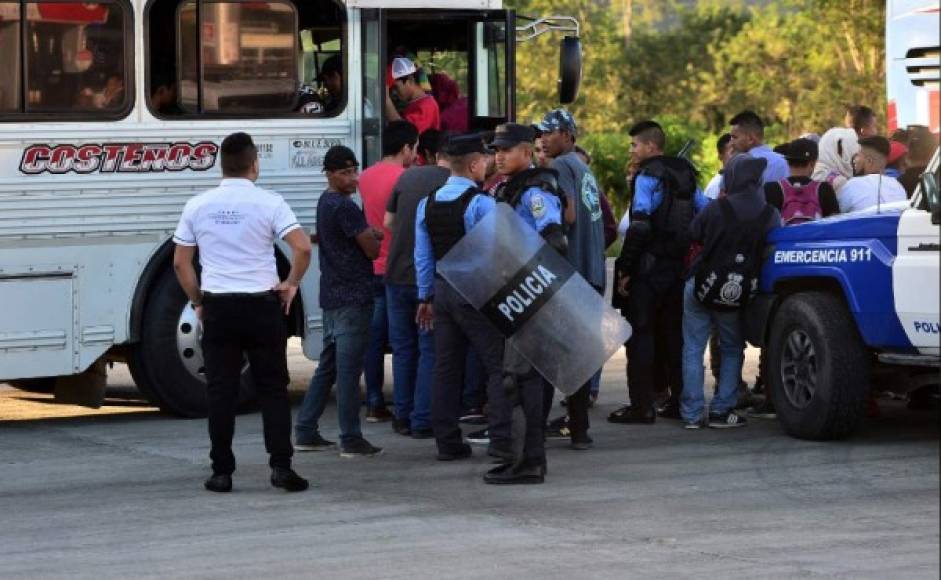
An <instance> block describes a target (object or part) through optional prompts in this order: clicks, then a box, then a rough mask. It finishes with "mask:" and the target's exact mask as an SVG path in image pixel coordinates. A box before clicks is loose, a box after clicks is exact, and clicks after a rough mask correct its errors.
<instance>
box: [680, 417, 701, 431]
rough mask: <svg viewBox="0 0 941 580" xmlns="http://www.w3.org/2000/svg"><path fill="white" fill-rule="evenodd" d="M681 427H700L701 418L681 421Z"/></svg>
mask: <svg viewBox="0 0 941 580" xmlns="http://www.w3.org/2000/svg"><path fill="white" fill-rule="evenodd" d="M683 429H690V430H692V429H702V419H697V420H695V421H686V422H685V423H683Z"/></svg>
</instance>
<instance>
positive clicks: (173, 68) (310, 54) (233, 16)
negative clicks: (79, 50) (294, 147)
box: [147, 0, 346, 118]
mask: <svg viewBox="0 0 941 580" xmlns="http://www.w3.org/2000/svg"><path fill="white" fill-rule="evenodd" d="M344 14H345V13H344V11H343V10H342V9H340V8H339V5H338V4H337V3H336V2H335V1H334V0H315V1H313V2H311V1H301V0H293V1H292V0H277V1H273V2H246V1H241V0H183V1H182V2H180V0H155V1H154V2H153V3H152V5H151V7H150V10H149V13H148V24H147V26H148V30H149V40H148V42H149V49H150V50H149V54H150V67H149V78H148V81H149V82H148V87H149V88H148V92H149V103H148V104H149V106H150V109H151V111H152V112H153V113H155V114H156V115H157V116H158V117H163V118H173V117H175V116H176V117H186V118H191V117H193V116H201V115H207V116H222V117H245V116H258V115H265V116H271V117H280V116H293V115H297V114H301V113H305V114H309V113H317V114H321V115H325V116H326V115H330V116H332V115H335V114H337V113H339V112H340V110H341V109H342V106H343V105H344V104H345V100H346V99H345V91H344V87H343V81H342V79H343V75H342V72H343V68H342V66H340V67H339V68H338V69H335V71H333V72H336V73H337V74H333V72H331V71H330V70H328V69H329V67H330V66H334V65H331V64H330V57H332V56H336V57H337V58H336V59H334V62H339V63H340V64H341V65H342V62H343V60H342V54H343V49H344V47H345V43H344V40H345V35H344V34H343V30H344V28H343V27H344V24H345V22H344ZM328 73H329V74H328ZM336 79H339V82H338V85H339V88H336V87H337V82H336ZM331 87H333V89H334V90H331Z"/></svg>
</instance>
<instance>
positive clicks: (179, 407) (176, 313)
mask: <svg viewBox="0 0 941 580" xmlns="http://www.w3.org/2000/svg"><path fill="white" fill-rule="evenodd" d="M200 334H201V333H200V332H199V326H198V324H197V320H196V315H195V312H194V311H193V309H192V308H191V307H190V305H189V300H188V299H187V298H186V294H185V293H184V292H183V289H182V288H180V284H179V282H177V279H176V275H175V274H174V272H173V270H172V269H171V268H167V269H166V270H165V271H164V272H163V273H161V274H160V276H159V277H158V278H157V280H156V282H155V284H154V286H153V288H152V289H151V291H150V293H149V295H148V297H147V303H146V305H145V306H144V312H143V319H142V324H141V336H140V342H138V343H137V344H136V345H134V348H133V349H132V350H131V354H130V356H129V357H128V365H129V366H130V369H131V376H132V377H133V378H134V381H135V382H136V383H137V386H138V388H139V389H140V391H141V393H143V394H144V395H145V396H146V397H147V398H148V399H150V400H151V402H153V403H154V404H155V405H157V406H158V407H160V409H161V410H163V411H166V412H168V413H171V414H173V415H178V416H180V417H193V418H195V417H205V416H206V413H207V410H208V409H207V401H206V378H205V368H203V367H202V349H201V347H200V344H199V337H200ZM238 401H239V408H240V409H241V410H248V409H251V408H252V406H253V403H254V401H255V389H254V386H253V385H252V381H251V373H250V372H248V365H247V364H246V366H245V368H244V369H243V371H242V381H241V385H240V389H239V399H238Z"/></svg>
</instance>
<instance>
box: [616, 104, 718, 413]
mask: <svg viewBox="0 0 941 580" xmlns="http://www.w3.org/2000/svg"><path fill="white" fill-rule="evenodd" d="M629 133H630V135H631V160H632V161H633V162H636V163H638V170H637V173H636V174H635V175H634V178H633V181H632V190H633V192H634V198H633V202H632V204H631V210H630V226H629V227H628V230H627V234H626V236H625V238H624V244H623V246H622V248H621V255H620V256H619V257H618V259H617V262H616V264H615V280H616V283H617V287H616V289H615V292H616V300H615V305H616V306H618V305H620V306H622V311H624V312H625V313H626V315H627V319H628V321H629V322H630V323H631V326H632V327H633V335H632V336H631V339H630V340H629V341H628V343H627V357H628V366H627V374H628V381H627V382H628V389H629V391H630V398H631V405H630V406H628V407H622V408H620V409H618V410H616V411H614V412H613V413H611V414H610V415H609V416H608V421H610V422H612V423H641V424H649V423H653V422H654V421H656V417H657V413H656V409H655V401H654V392H655V385H654V383H655V379H654V376H655V375H654V373H655V372H656V365H657V364H662V365H665V368H666V369H668V374H669V378H668V383H669V386H670V389H671V395H670V397H671V400H670V402H669V403H668V405H669V407H670V408H669V410H668V413H667V414H668V415H669V416H672V417H675V418H679V404H678V403H679V401H678V399H679V395H680V393H681V392H682V385H683V381H682V374H681V373H682V366H683V365H682V350H683V337H682V324H683V274H684V270H685V262H684V260H685V259H686V257H687V255H688V254H689V250H690V239H689V225H690V223H691V222H692V219H693V216H694V214H695V213H697V212H698V211H700V210H701V209H702V208H704V207H705V206H706V204H707V203H708V201H709V200H708V198H706V197H705V195H703V193H702V191H701V190H700V189H699V187H698V186H697V184H696V170H695V169H694V168H693V166H692V165H690V163H689V162H688V161H686V160H685V159H681V158H677V157H668V156H665V155H664V154H663V149H664V146H665V144H666V136H665V134H664V132H663V129H662V128H661V127H660V125H659V124H657V123H656V122H654V121H644V122H641V123H638V124H636V125H634V126H633V127H632V128H631V129H630V131H629ZM619 302H620V304H619ZM658 349H660V350H662V351H665V352H657V351H658Z"/></svg>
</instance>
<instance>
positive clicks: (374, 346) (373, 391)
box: [363, 276, 389, 409]
mask: <svg viewBox="0 0 941 580" xmlns="http://www.w3.org/2000/svg"><path fill="white" fill-rule="evenodd" d="M373 300H374V302H373V314H372V322H371V323H370V325H369V347H368V348H367V349H366V358H365V359H364V360H363V377H364V378H365V379H366V406H367V407H369V408H370V409H381V408H383V407H385V406H386V400H385V398H384V397H383V396H382V386H383V383H384V382H385V368H386V342H388V339H389V316H388V314H387V313H386V285H385V284H384V283H383V281H382V277H381V276H376V277H375V279H374V280H373Z"/></svg>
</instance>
